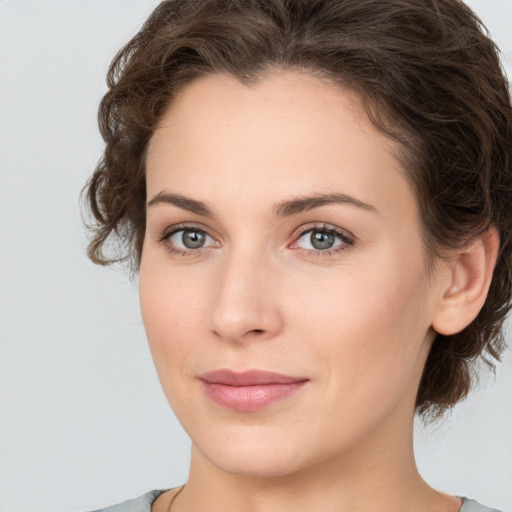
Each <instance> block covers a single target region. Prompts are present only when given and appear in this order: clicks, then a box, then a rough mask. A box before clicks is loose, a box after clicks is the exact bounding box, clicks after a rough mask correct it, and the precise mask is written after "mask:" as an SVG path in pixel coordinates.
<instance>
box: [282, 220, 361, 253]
mask: <svg viewBox="0 0 512 512" xmlns="http://www.w3.org/2000/svg"><path fill="white" fill-rule="evenodd" d="M353 243H354V241H353V239H352V238H351V237H349V235H348V234H347V233H345V232H343V231H341V230H339V229H335V228H332V227H328V226H325V225H324V226H322V227H314V228H310V229H306V230H305V231H302V233H301V234H300V236H299V237H298V238H297V240H296V241H295V242H294V243H293V245H292V248H301V249H306V250H308V251H315V252H324V253H327V254H330V253H332V252H338V251H343V250H345V249H346V248H347V247H348V246H350V245H352V244H353Z"/></svg>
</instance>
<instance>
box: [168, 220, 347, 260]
mask: <svg viewBox="0 0 512 512" xmlns="http://www.w3.org/2000/svg"><path fill="white" fill-rule="evenodd" d="M180 231H194V232H197V233H202V234H203V235H205V236H209V237H210V238H213V237H212V236H211V235H210V234H209V233H208V232H207V231H206V230H205V229H203V228H201V227H199V226H196V225H193V224H177V225H175V226H173V227H172V229H171V230H170V231H166V232H165V233H163V235H162V236H161V237H160V238H159V242H161V243H165V245H166V249H167V252H169V253H170V254H173V255H176V256H184V257H197V256H201V255H202V254H203V252H205V251H206V250H208V249H209V247H200V248H198V249H180V248H177V247H174V246H172V245H170V244H168V243H166V242H168V241H169V239H170V238H171V237H172V236H173V235H175V234H176V233H179V232H180ZM314 231H316V232H319V233H328V234H330V235H333V236H335V237H337V238H339V239H340V240H341V242H342V244H340V245H339V246H336V247H335V248H334V249H325V250H321V249H301V248H300V247H299V248H298V249H301V250H302V251H305V252H306V253H307V254H308V256H313V257H316V258H320V257H327V256H331V255H333V254H337V253H341V252H343V251H346V250H347V249H348V248H349V247H350V246H352V245H353V244H354V239H353V237H352V236H351V235H349V234H348V233H347V232H346V231H343V230H341V229H339V228H335V227H334V226H329V225H327V224H322V225H320V224H318V225H316V224H315V225H314V226H307V227H304V228H301V229H300V230H299V233H298V234H297V235H296V237H295V241H294V242H293V243H294V244H295V243H297V241H298V240H300V239H301V238H302V237H303V236H304V235H306V234H307V233H312V232H314ZM298 249H297V250H298Z"/></svg>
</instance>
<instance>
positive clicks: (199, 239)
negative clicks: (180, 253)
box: [181, 231, 205, 249]
mask: <svg viewBox="0 0 512 512" xmlns="http://www.w3.org/2000/svg"><path fill="white" fill-rule="evenodd" d="M204 238H205V237H204V233H201V232H200V231H184V232H183V235H182V237H181V239H182V241H183V245H184V246H185V247H187V248H188V249H198V248H199V247H202V246H203V244H204Z"/></svg>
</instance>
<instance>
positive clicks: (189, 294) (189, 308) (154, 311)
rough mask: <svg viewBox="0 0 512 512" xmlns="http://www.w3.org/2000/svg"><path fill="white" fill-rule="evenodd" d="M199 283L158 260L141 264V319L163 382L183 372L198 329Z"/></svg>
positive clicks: (200, 308) (201, 295)
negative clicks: (177, 273) (166, 266)
mask: <svg viewBox="0 0 512 512" xmlns="http://www.w3.org/2000/svg"><path fill="white" fill-rule="evenodd" d="M199 287H200V286H199V284H198V283H196V282H194V281H193V280H190V279H189V280H186V279H184V278H183V277H182V276H179V275H175V274H174V273H172V272H169V270H168V269H166V268H165V265H161V264H159V263H158V261H154V262H153V264H151V262H150V261H149V258H148V261H144V260H143V262H142V263H141V267H140V272H139V298H140V307H141V313H142V320H143V322H144V328H145V330H146V335H147V339H148V343H149V347H150V350H151V353H152V356H153V361H154V363H155V366H156V369H157V372H158V375H159V377H160V380H161V381H162V384H163V385H164V389H167V386H166V385H165V382H166V381H167V380H169V379H172V378H173V377H177V376H179V375H181V374H183V372H184V371H185V370H184V368H183V367H182V361H184V360H185V359H186V355H187V353H188V352H190V351H191V350H192V349H193V342H194V339H195V338H197V333H198V331H199V330H200V324H201V322H200V320H199V319H200V318H201V314H200V313H199V311H200V310H202V309H204V308H203V307H202V303H201V298H202V297H203V296H204V294H201V293H200V292H199V290H198V288H199Z"/></svg>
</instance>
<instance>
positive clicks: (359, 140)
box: [139, 71, 497, 512]
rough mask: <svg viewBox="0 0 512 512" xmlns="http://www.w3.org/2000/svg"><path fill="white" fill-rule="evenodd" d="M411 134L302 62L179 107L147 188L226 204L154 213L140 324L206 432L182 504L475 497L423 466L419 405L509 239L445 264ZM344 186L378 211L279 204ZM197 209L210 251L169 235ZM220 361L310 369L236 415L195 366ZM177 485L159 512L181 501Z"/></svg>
mask: <svg viewBox="0 0 512 512" xmlns="http://www.w3.org/2000/svg"><path fill="white" fill-rule="evenodd" d="M394 144H395V143H393V142H391V141H390V140H389V139H387V138H385V137H384V136H383V135H382V134H381V133H379V132H377V131H376V129H375V128H374V127H373V126H372V125H371V124H370V122H369V121H368V120H367V117H366V115H365V113H364V109H363V106H362V103H361V100H360V98H359V97H358V96H357V95H356V94H354V93H352V92H350V91H346V90H341V89H339V88H336V87H334V86H333V85H331V84H329V83H326V82H325V81H320V80H319V79H318V78H314V77H312V76H308V75H306V74H302V73H299V72H291V71H280V72H275V73H273V74H270V75H269V76H268V77H267V78H265V79H264V80H263V81H261V82H260V83H259V84H257V85H256V86H253V87H251V88H249V87H246V86H244V85H242V84H240V83H239V82H238V81H236V80H235V79H234V78H231V77H228V76H225V75H209V76H207V77H204V78H201V79H199V80H196V81H195V82H193V83H192V84H189V85H188V86H187V87H185V88H184V89H183V90H182V91H181V92H180V93H179V95H178V97H177V98H176V100H175V101H174V102H173V104H172V105H171V106H170V107H169V110H168V111H167V112H166V115H165V116H164V118H163V119H162V122H161V125H160V127H159V128H158V129H157V130H156V131H155V133H154V135H153V137H152V139H151V141H150V146H149V150H148V157H147V191H148V202H150V201H151V199H152V198H154V197H155V196H157V195H158V194H162V193H167V194H180V195H182V196H186V197H187V198H191V199H193V200H195V201H201V202H203V203H205V204H206V205H207V206H208V207H209V209H210V210H211V211H212V212H213V213H212V215H211V216H206V215H203V214H201V213H200V212H199V213H197V212H196V213H193V212H191V211H188V210H187V209H185V208H183V207H179V206H177V205H175V204H169V203H165V202H160V203H158V204H152V205H150V206H148V209H147V230H146V236H145V240H144V246H143V253H142V260H141V265H140V281H139V285H140V300H141V309H142V315H143V321H144V325H145V328H146V332H147V336H148V341H149V345H150V348H151V352H152V355H153V359H154V362H155V365H156V368H157V371H158V375H159V378H160V381H161V383H162V387H163V389H164V392H165V394H166V396H167V399H168V401H169V403H170V405H171V407H172V408H173V410H174V411H175V413H176V415H177V417H178V418H179V420H180V422H181V423H182V425H183V427H184V428H185V430H186V431H187V432H188V434H189V435H190V437H191V439H192V442H193V448H192V458H191V468H190V475H189V480H188V482H187V485H186V487H185V489H184V490H183V492H181V493H180V495H179V496H178V497H177V498H176V500H175V501H174V503H173V505H172V510H173V511H174V512H176V511H178V512H180V511H185V510H186V511H188V512H195V511H198V512H199V511H204V510H208V511H209V512H215V511H224V512H226V511H231V510H233V511H241V510H243V511H255V512H256V511H265V512H273V511H280V512H287V511H290V512H291V511H294V512H297V511H299V512H300V511H306V510H307V511H309V512H311V511H316V510H319V511H320V510H322V511H324V512H329V511H337V512H341V511H349V510H350V511H359V510H361V511H362V510H364V511H367V512H368V511H370V512H371V511H377V510H378V511H379V512H382V511H390V512H391V511H393V512H397V511H402V510H403V511H404V512H405V511H408V510H417V511H430V510H432V511H433V510H436V511H438V512H439V511H446V512H455V511H456V510H458V509H459V507H460V501H459V500H458V499H456V498H454V497H452V496H447V495H444V494H441V493H439V492H437V491H435V490H433V489H431V488H430V487H429V486H428V485H427V484H426V483H425V482H424V481H423V480H422V478H421V477H420V475H419V474H418V472H417V469H416V465H415V462H414V456H413V445H412V426H413V417H414V403H415V397H416V392H417V389H418V385H419V381H420V377H421V373H422V370H423V367H424V364H425V361H426V358H427V355H428V351H429V348H430V346H431V343H432V341H433V339H434V336H435V331H434V327H436V328H437V330H438V331H443V330H444V331H446V332H448V331H453V330H454V329H455V330H456V329H460V325H462V324H464V323H465V322H467V323H469V321H471V318H470V317H474V315H476V313H477V311H478V307H479V306H478V304H480V303H479V302H478V301H479V300H480V295H482V294H483V295H484V298H485V293H486V287H488V283H487V281H485V282H484V281H482V279H480V277H474V276H473V275H472V274H471V272H470V271H468V270H467V269H471V268H473V267H475V261H477V262H478V264H479V265H480V267H479V268H482V265H483V267H485V268H488V269H490V272H491V273H492V266H493V263H492V258H489V257H487V252H486V251H487V247H488V246H489V245H491V246H492V244H493V243H494V245H496V244H497V242H496V236H494V235H492V236H491V242H490V243H489V244H486V243H480V244H479V245H478V244H477V245H478V246H477V248H476V249H475V251H473V253H470V252H467V254H466V256H465V258H466V259H465V260H463V259H462V258H457V257H454V258H452V259H447V260H446V261H445V262H442V263H440V264H439V265H438V267H437V271H436V273H435V274H434V275H433V276H429V274H428V272H427V267H426V264H425V251H424V246H423V243H422V239H421V231H420V222H419V212H418V205H417V202H416V199H415V197H414V194H413V192H412V189H411V188H410V186H409V183H408V181H407V179H406V177H405V175H404V172H405V171H404V169H403V168H402V166H401V164H400V162H399V160H398V159H397V157H396V154H397V150H398V148H397V146H395V145H394ZM332 192H336V193H339V194H345V195H348V196H350V197H351V198H355V199H356V200H358V201H361V202H363V203H365V204H366V205H369V208H363V207H361V206H358V205H356V204H349V203H345V204H325V205H323V206H319V207H316V208H312V209H310V210H307V211H297V212H295V213H293V214H291V215H288V216H284V217H277V216H276V215H275V214H274V213H275V212H274V209H275V205H276V204H278V203H280V202H282V201H287V200H290V199H293V198H297V197H304V196H310V195H312V194H313V195H314V194H326V193H332ZM183 223H185V224H186V226H187V227H188V228H189V230H191V231H194V229H196V230H197V229H201V230H203V231H205V232H206V233H207V234H208V236H207V237H206V238H205V244H204V246H203V247H202V248H200V249H187V248H186V247H185V246H184V245H183V244H182V241H181V240H182V239H181V235H182V234H183V233H182V232H181V233H178V234H177V235H175V236H173V237H172V238H170V239H169V238H167V239H166V240H162V238H163V236H164V234H165V233H169V232H170V231H172V229H173V226H174V229H177V228H176V227H175V226H176V225H181V224H183ZM324 226H327V227H328V228H335V229H338V230H342V232H343V235H344V237H345V240H344V239H343V238H338V237H336V238H335V242H334V245H335V247H334V249H338V250H336V251H335V250H334V249H332V250H331V251H330V252H329V251H326V250H319V249H317V248H315V247H314V246H312V245H311V239H310V235H311V232H309V233H308V234H305V235H304V234H301V233H300V230H301V229H306V228H307V229H313V228H316V229H317V230H319V231H321V230H322V229H324ZM181 229H183V227H181ZM189 233H190V231H189ZM347 240H348V241H347ZM173 250H174V251H176V250H178V251H181V252H178V253H176V252H172V251H173ZM466 261H468V262H469V263H470V264H467V265H466V264H465V262H466ZM481 274H482V272H480V273H479V274H478V276H481ZM483 274H484V275H487V274H486V272H484V273H483ZM475 275H476V274H475ZM470 287H473V288H471V289H472V290H473V289H476V288H478V290H479V291H480V295H478V298H477V299H475V300H476V302H478V304H477V303H475V304H473V303H472V304H473V306H472V307H473V310H474V312H473V310H471V311H469V309H470V308H469V307H468V306H467V304H468V301H469V300H466V299H465V297H466V296H464V295H463V294H464V293H465V292H466V291H467V290H468V289H469V288H470ZM474 295H476V292H475V294H474ZM453 296H456V298H457V300H458V302H457V301H456V300H454V299H453ZM456 304H458V305H459V306H458V307H459V309H457V306H456ZM461 304H462V305H463V306H465V307H466V309H464V311H465V312H466V316H464V315H463V314H462V313H460V311H461V309H462V306H461ZM480 306H481V304H480ZM458 312H459V313H458ZM466 317H467V318H466ZM468 319H469V321H468ZM450 322H451V323H450ZM218 368H230V369H233V370H237V371H243V370H248V369H264V370H270V371H274V372H278V373H283V374H286V375H293V376H302V377H305V378H307V379H309V382H308V383H307V385H306V386H305V387H304V388H302V389H301V390H300V391H299V392H298V393H296V394H294V395H292V396H291V397H289V398H287V399H286V400H283V401H280V402H277V403H275V404H273V405H271V406H269V407H267V408H265V409H263V410H261V411H257V412H241V411H233V410H229V409H225V408H222V407H219V406H218V405H216V404H214V403H212V402H211V401H210V399H209V398H208V397H207V396H206V395H205V393H204V392H203V390H202V387H201V381H200V380H199V378H198V377H199V376H200V375H201V374H202V373H204V372H206V371H210V370H214V369H218ZM173 494H174V491H171V492H169V493H165V494H164V495H163V496H162V497H161V498H159V499H158V500H157V501H156V502H155V504H154V505H153V510H154V511H156V512H159V511H163V510H167V509H168V507H169V503H170V500H171V498H172V497H173Z"/></svg>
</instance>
